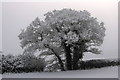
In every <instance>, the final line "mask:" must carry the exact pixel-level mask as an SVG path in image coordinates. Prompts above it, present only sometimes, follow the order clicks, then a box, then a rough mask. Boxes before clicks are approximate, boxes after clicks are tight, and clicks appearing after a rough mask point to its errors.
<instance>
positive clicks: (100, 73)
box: [2, 66, 118, 78]
mask: <svg viewBox="0 0 120 80" xmlns="http://www.w3.org/2000/svg"><path fill="white" fill-rule="evenodd" d="M2 77H3V78H118V67H117V66H115V67H105V68H101V69H91V70H77V71H66V72H41V73H38V72H34V73H17V74H15V73H12V74H11V73H6V74H3V76H2Z"/></svg>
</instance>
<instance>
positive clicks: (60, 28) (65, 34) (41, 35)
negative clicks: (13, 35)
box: [19, 9, 105, 71]
mask: <svg viewBox="0 0 120 80" xmlns="http://www.w3.org/2000/svg"><path fill="white" fill-rule="evenodd" d="M44 16H45V20H43V21H42V20H40V19H39V18H38V17H37V18H36V19H35V20H34V21H33V22H32V23H31V24H30V25H29V26H28V27H27V29H24V30H22V32H21V33H20V34H19V39H20V40H21V47H22V48H23V49H24V53H28V52H33V53H35V52H36V51H38V50H39V51H41V54H45V55H55V56H56V58H57V60H58V62H59V64H60V67H61V70H62V71H64V70H76V69H78V61H79V60H80V59H82V58H83V53H84V52H91V53H94V54H100V52H101V51H100V50H99V48H98V46H100V45H101V44H102V43H103V40H104V36H105V27H104V23H103V22H101V23H100V22H98V21H97V18H94V17H92V16H91V14H90V13H89V12H88V11H86V10H84V11H76V10H72V9H62V10H53V11H51V12H48V13H46V14H45V15H44ZM61 55H64V57H65V64H64V63H63V61H62V59H61V58H62V57H61Z"/></svg>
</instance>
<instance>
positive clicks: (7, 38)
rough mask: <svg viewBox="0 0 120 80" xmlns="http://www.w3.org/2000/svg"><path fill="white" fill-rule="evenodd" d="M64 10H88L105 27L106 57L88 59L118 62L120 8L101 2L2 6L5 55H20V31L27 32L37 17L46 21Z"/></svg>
mask: <svg viewBox="0 0 120 80" xmlns="http://www.w3.org/2000/svg"><path fill="white" fill-rule="evenodd" d="M62 8H72V9H76V10H87V11H89V12H90V13H91V15H92V16H94V17H97V18H98V20H99V21H103V22H104V23H105V25H106V36H105V39H104V44H103V45H102V46H101V49H102V50H103V54H101V55H91V54H85V58H116V57H118V11H117V10H118V7H117V2H116V1H115V2H114V1H103V0H101V1H100V0H99V1H98V2H97V1H95V0H94V2H90V1H87V2H86V1H84V0H81V2H38V3H33V2H27V3H26V2H17V3H15V2H4V3H3V4H2V9H3V10H2V21H3V22H2V26H3V29H2V31H3V34H2V40H3V42H2V43H3V47H2V50H3V52H4V54H9V53H11V54H15V55H17V54H20V53H22V49H21V47H20V43H19V42H20V40H19V39H18V35H19V33H20V31H21V29H23V28H24V29H25V28H26V27H27V26H28V25H29V24H30V23H31V21H33V20H34V19H35V18H36V17H39V18H41V19H43V18H44V16H43V14H44V13H46V12H48V11H51V10H54V9H62Z"/></svg>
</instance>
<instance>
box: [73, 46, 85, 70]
mask: <svg viewBox="0 0 120 80" xmlns="http://www.w3.org/2000/svg"><path fill="white" fill-rule="evenodd" d="M82 58H83V52H82V51H81V50H80V49H79V47H77V46H75V47H74V52H73V61H72V68H73V70H77V69H79V66H78V61H79V59H82Z"/></svg>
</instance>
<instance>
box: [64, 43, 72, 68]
mask: <svg viewBox="0 0 120 80" xmlns="http://www.w3.org/2000/svg"><path fill="white" fill-rule="evenodd" d="M64 50H65V56H66V68H67V70H72V56H71V54H70V53H71V50H70V45H68V46H67V45H66V44H65V43H64Z"/></svg>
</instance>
